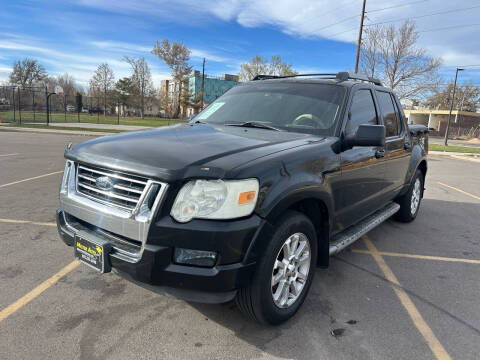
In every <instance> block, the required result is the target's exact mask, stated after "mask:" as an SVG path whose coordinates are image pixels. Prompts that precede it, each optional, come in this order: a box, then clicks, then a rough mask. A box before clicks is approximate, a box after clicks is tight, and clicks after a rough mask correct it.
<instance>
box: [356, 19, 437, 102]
mask: <svg viewBox="0 0 480 360" xmlns="http://www.w3.org/2000/svg"><path fill="white" fill-rule="evenodd" d="M418 37H419V34H418V32H417V31H416V28H415V23H413V22H411V21H405V22H404V23H403V25H402V26H400V27H399V28H396V27H395V26H394V25H390V26H377V27H371V28H368V29H367V30H366V32H365V37H364V40H363V41H362V48H361V68H362V70H363V71H364V72H366V73H367V74H368V75H370V76H373V77H378V78H380V79H381V80H382V81H383V82H384V84H386V86H388V87H390V88H391V89H393V90H395V92H396V94H397V95H398V96H399V97H400V98H407V97H412V96H417V95H419V94H421V93H425V92H427V91H431V90H432V87H433V86H435V84H436V83H437V82H438V75H437V71H438V68H439V67H440V65H441V64H442V60H441V59H440V58H432V57H430V56H428V55H427V53H426V50H425V49H423V48H421V47H418V46H417V45H416V44H417V41H418Z"/></svg>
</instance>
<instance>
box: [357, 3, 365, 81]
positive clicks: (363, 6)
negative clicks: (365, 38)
mask: <svg viewBox="0 0 480 360" xmlns="http://www.w3.org/2000/svg"><path fill="white" fill-rule="evenodd" d="M366 4H367V0H363V5H362V15H361V17H360V30H359V31H358V42H357V57H356V59H355V74H356V73H358V60H359V59H360V47H361V46H362V33H363V19H364V18H365V5H366Z"/></svg>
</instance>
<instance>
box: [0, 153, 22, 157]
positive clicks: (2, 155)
mask: <svg viewBox="0 0 480 360" xmlns="http://www.w3.org/2000/svg"><path fill="white" fill-rule="evenodd" d="M15 155H20V154H19V153H14V154H0V157H4V156H15Z"/></svg>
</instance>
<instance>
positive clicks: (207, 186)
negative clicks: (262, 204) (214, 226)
mask: <svg viewBox="0 0 480 360" xmlns="http://www.w3.org/2000/svg"><path fill="white" fill-rule="evenodd" d="M257 197H258V180H257V179H246V180H225V181H224V180H193V181H190V182H188V183H186V184H185V185H184V186H183V188H182V189H181V190H180V192H179V193H178V195H177V198H176V199H175V203H174V204H173V207H172V211H171V212H170V215H172V217H173V218H174V219H175V220H177V221H179V222H188V221H190V220H192V219H194V218H197V219H234V218H239V217H242V216H248V215H250V214H251V213H252V211H253V209H254V208H255V204H256V203H257Z"/></svg>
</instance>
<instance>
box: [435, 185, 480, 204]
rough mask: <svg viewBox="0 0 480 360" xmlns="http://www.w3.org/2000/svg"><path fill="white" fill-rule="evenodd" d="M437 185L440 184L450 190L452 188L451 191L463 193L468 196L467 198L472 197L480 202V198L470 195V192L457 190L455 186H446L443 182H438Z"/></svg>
mask: <svg viewBox="0 0 480 360" xmlns="http://www.w3.org/2000/svg"><path fill="white" fill-rule="evenodd" d="M437 183H439V184H440V185H442V186H445V187H448V188H450V189H452V190H455V191H458V192H461V193H462V194H465V195H467V196H470V197H472V198H474V199H477V200H480V196H477V195H473V194H470V193H469V192H466V191H463V190H461V189H459V188H456V187H455V186H451V185H447V184H444V183H442V182H440V181H437Z"/></svg>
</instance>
